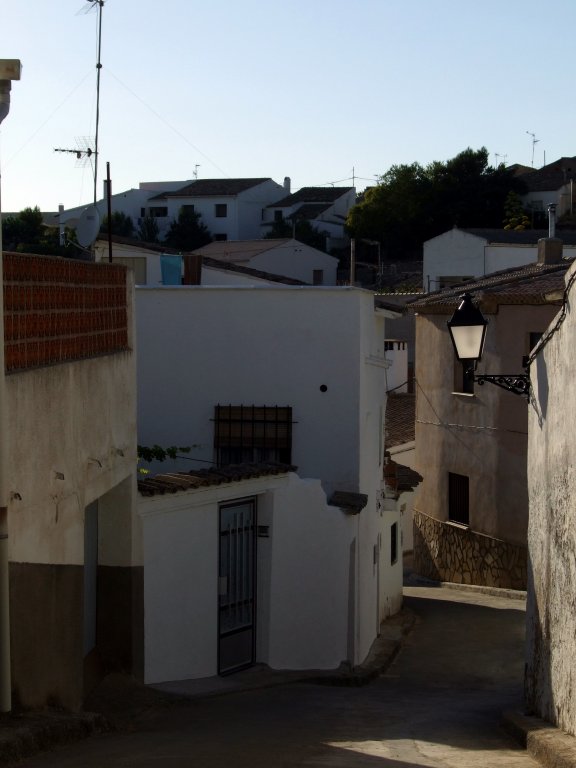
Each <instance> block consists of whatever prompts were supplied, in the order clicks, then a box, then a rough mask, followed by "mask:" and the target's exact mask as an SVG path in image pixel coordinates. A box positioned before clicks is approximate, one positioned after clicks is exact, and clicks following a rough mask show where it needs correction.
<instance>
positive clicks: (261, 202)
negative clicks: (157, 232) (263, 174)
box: [148, 178, 285, 240]
mask: <svg viewBox="0 0 576 768" xmlns="http://www.w3.org/2000/svg"><path fill="white" fill-rule="evenodd" d="M283 194H285V189H284V187H281V186H280V185H279V184H277V183H276V182H275V181H272V179H267V178H260V179H197V180H196V181H192V182H191V183H190V184H187V185H186V186H184V187H182V188H181V189H178V190H175V191H173V192H170V191H169V192H162V193H160V194H159V195H156V196H154V197H151V198H150V200H149V207H148V211H149V215H154V216H155V217H157V218H158V219H160V218H162V219H166V221H167V222H169V221H171V220H172V219H176V218H177V217H178V214H179V212H180V210H181V209H188V210H190V211H193V212H194V213H197V214H199V215H200V217H201V220H202V223H203V224H204V225H205V226H206V227H207V228H208V230H209V232H210V233H211V235H212V237H213V239H214V240H251V239H254V238H257V237H259V236H260V223H261V221H262V216H263V211H264V210H265V208H266V206H268V205H270V203H273V202H274V201H275V200H278V199H279V198H280V197H281V196H282V195H283ZM159 223H160V222H159ZM162 223H164V222H162Z"/></svg>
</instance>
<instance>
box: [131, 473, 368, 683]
mask: <svg viewBox="0 0 576 768" xmlns="http://www.w3.org/2000/svg"><path fill="white" fill-rule="evenodd" d="M250 496H255V497H256V498H257V506H258V513H257V514H258V523H259V525H267V526H269V537H268V538H258V539H257V552H258V571H257V589H258V599H257V633H256V635H257V658H256V660H257V661H258V662H261V663H265V664H268V665H270V666H271V667H272V668H273V669H332V668H336V667H338V666H339V664H340V663H341V662H342V661H344V660H345V659H346V658H347V653H348V633H349V630H348V623H349V618H352V620H353V617H350V606H349V577H350V573H349V570H350V563H349V549H350V543H351V541H352V540H353V537H354V530H355V523H354V518H352V517H349V516H346V515H345V514H344V513H343V512H342V511H341V510H340V509H338V508H335V507H329V506H327V505H326V498H325V495H324V493H323V491H322V489H321V487H320V484H319V482H318V481H311V480H301V479H300V478H298V477H297V475H295V474H292V473H291V474H288V475H283V476H275V477H262V478H259V479H254V480H248V481H243V482H239V483H232V484H226V485H221V486H216V487H211V488H206V489H203V490H196V491H187V492H183V493H178V494H170V495H169V496H154V497H141V498H140V501H139V511H140V515H141V517H142V521H143V527H144V552H145V576H144V605H145V617H146V619H145V681H146V682H148V683H153V682H161V681H166V680H184V679H188V678H196V677H208V676H212V675H216V674H217V672H218V670H217V647H218V615H217V606H218V594H217V582H218V579H217V576H218V506H219V503H221V502H225V501H230V500H232V499H237V498H246V497H250Z"/></svg>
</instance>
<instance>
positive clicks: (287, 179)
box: [284, 176, 292, 194]
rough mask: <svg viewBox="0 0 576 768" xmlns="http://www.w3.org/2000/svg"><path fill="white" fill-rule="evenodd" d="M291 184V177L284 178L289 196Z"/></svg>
mask: <svg viewBox="0 0 576 768" xmlns="http://www.w3.org/2000/svg"><path fill="white" fill-rule="evenodd" d="M291 183H292V182H291V181H290V176H284V189H285V190H286V192H287V193H288V194H290V185H291Z"/></svg>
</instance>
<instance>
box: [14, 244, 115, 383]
mask: <svg viewBox="0 0 576 768" xmlns="http://www.w3.org/2000/svg"><path fill="white" fill-rule="evenodd" d="M3 265H4V270H3V271H4V340H5V358H6V359H5V364H6V373H11V372H15V371H21V370H26V369H28V368H36V367H39V366H46V365H54V364H57V363H64V362H71V361H73V360H81V359H84V358H89V357H95V356H98V355H105V354H114V353H117V352H122V351H126V350H127V349H128V348H129V347H128V306H127V293H126V267H124V266H122V265H118V264H105V263H104V264H100V263H98V264H97V263H94V262H86V261H74V260H72V259H62V258H58V257H47V256H34V255H28V254H19V253H4V258H3Z"/></svg>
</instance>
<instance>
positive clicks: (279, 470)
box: [138, 464, 297, 496]
mask: <svg viewBox="0 0 576 768" xmlns="http://www.w3.org/2000/svg"><path fill="white" fill-rule="evenodd" d="M296 469H297V467H295V466H293V465H291V464H229V465H228V466H225V467H210V468H209V469H198V470H192V471H191V472H169V473H166V474H161V475H151V476H145V475H141V476H140V477H139V478H138V490H139V491H140V493H141V494H142V496H157V495H160V494H164V493H177V492H178V491H191V490H195V489H197V488H206V487H208V486H214V485H222V484H224V483H237V482H240V481H242V480H252V479H254V478H257V477H266V476H268V475H284V474H286V473H288V472H295V471H296Z"/></svg>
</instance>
